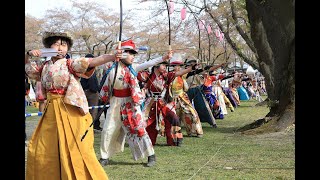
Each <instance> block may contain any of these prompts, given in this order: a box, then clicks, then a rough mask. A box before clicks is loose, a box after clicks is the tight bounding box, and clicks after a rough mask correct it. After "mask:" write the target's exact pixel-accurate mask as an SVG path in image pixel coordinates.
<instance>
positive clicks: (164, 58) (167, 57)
mask: <svg viewBox="0 0 320 180" xmlns="http://www.w3.org/2000/svg"><path fill="white" fill-rule="evenodd" d="M172 54H173V51H172V50H170V51H169V52H168V54H167V55H165V56H162V60H163V61H164V62H168V61H169V59H171V58H172Z"/></svg>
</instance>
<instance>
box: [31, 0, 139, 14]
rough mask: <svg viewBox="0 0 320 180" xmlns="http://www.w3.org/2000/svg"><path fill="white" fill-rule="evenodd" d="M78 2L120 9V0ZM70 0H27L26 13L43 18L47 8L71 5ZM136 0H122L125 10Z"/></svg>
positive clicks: (133, 5)
mask: <svg viewBox="0 0 320 180" xmlns="http://www.w3.org/2000/svg"><path fill="white" fill-rule="evenodd" d="M77 2H97V3H101V4H105V5H106V7H107V6H108V8H113V9H115V10H119V11H120V1H119V0H77ZM70 4H71V1H70V0H25V14H29V15H31V16H34V17H36V18H42V17H43V16H44V13H45V11H46V10H47V9H52V8H55V7H62V6H70ZM135 4H136V1H135V0H122V8H123V11H125V10H126V9H127V8H128V9H129V8H133V7H135Z"/></svg>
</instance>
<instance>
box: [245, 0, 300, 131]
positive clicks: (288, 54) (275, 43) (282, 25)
mask: <svg viewBox="0 0 320 180" xmlns="http://www.w3.org/2000/svg"><path fill="white" fill-rule="evenodd" d="M294 8H295V4H294V1H291V0H281V1H279V0H264V1H260V0H246V9H247V11H248V18H249V22H250V25H251V26H250V28H251V38H252V40H253V42H254V46H255V48H256V49H257V53H258V55H259V58H258V63H259V66H260V70H261V72H262V74H263V75H264V76H265V80H266V89H267V93H268V98H269V100H270V102H269V106H270V112H269V113H268V114H267V115H266V117H265V119H264V122H265V123H263V124H264V125H263V126H259V128H256V130H254V131H255V132H261V133H263V132H270V131H282V130H284V129H285V128H287V127H288V126H290V125H292V124H293V123H294V122H295V10H294ZM250 131H253V130H250Z"/></svg>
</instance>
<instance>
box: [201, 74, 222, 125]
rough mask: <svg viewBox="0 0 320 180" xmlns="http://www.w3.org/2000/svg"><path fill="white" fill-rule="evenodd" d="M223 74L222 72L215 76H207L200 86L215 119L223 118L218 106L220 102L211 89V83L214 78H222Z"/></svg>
mask: <svg viewBox="0 0 320 180" xmlns="http://www.w3.org/2000/svg"><path fill="white" fill-rule="evenodd" d="M224 77H225V76H224V75H222V74H218V75H216V76H207V77H205V79H204V83H203V86H202V91H203V92H204V95H205V97H206V100H207V101H208V103H209V105H210V107H211V110H212V113H213V116H214V117H215V118H216V119H223V118H224V115H223V113H222V110H221V107H220V102H219V100H218V98H217V96H216V94H215V93H214V92H213V90H212V83H213V82H214V81H216V80H219V79H222V78H224Z"/></svg>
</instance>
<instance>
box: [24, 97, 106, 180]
mask: <svg viewBox="0 0 320 180" xmlns="http://www.w3.org/2000/svg"><path fill="white" fill-rule="evenodd" d="M63 98H64V96H63V95H58V94H50V93H48V94H47V104H46V108H45V110H44V114H43V116H42V117H41V119H40V121H39V124H38V126H37V128H36V129H35V131H34V133H33V135H32V137H31V139H30V141H29V145H28V156H27V172H26V179H27V180H59V179H61V180H73V179H74V180H75V179H76V180H89V179H93V180H106V179H108V176H107V174H106V172H105V171H104V169H103V168H102V166H101V165H100V163H99V161H98V159H97V157H96V154H95V151H94V148H93V144H94V134H93V129H92V128H90V129H89V131H88V133H87V135H86V137H85V138H84V139H83V141H81V137H82V136H83V135H84V133H85V131H86V130H87V128H88V127H89V126H90V124H91V123H92V117H91V115H90V113H87V114H86V115H84V116H83V115H81V114H80V111H79V110H78V108H77V107H75V106H71V105H68V104H65V103H64V102H63ZM71 155H72V156H71Z"/></svg>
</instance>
